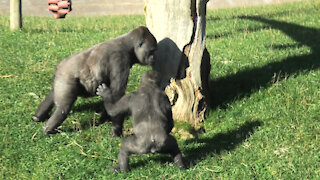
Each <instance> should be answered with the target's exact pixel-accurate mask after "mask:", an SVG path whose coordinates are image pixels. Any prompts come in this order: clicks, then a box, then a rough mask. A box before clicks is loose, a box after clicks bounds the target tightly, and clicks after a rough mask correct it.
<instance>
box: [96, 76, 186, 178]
mask: <svg viewBox="0 0 320 180" xmlns="http://www.w3.org/2000/svg"><path fill="white" fill-rule="evenodd" d="M111 91H112V90H111V89H109V88H108V87H107V85H106V84H102V85H100V86H99V87H98V88H97V95H99V96H101V97H102V98H103V100H104V106H105V108H106V110H107V112H108V114H110V115H111V116H117V115H119V114H123V113H128V112H129V113H131V115H132V119H133V132H134V134H133V135H131V136H128V137H126V138H125V139H124V140H123V142H122V144H121V148H120V152H119V154H118V163H119V165H118V167H116V168H114V169H115V170H120V171H123V172H127V171H129V156H130V155H131V154H146V153H150V152H151V153H156V152H157V153H168V154H171V156H172V157H173V161H174V164H175V165H176V166H178V167H179V168H184V167H185V166H184V163H183V158H182V154H181V152H180V150H179V147H178V144H177V141H176V139H175V138H174V137H173V136H171V135H170V134H169V133H170V132H171V130H172V128H173V120H172V112H171V105H170V102H169V100H168V97H167V95H166V94H165V93H164V92H163V91H162V90H161V88H160V78H159V74H158V73H157V72H156V71H147V72H146V73H145V74H144V75H143V76H142V78H141V83H140V88H139V90H138V91H136V92H132V93H130V94H127V95H124V96H123V97H122V98H121V99H120V100H118V101H117V102H115V103H114V104H113V103H112V102H114V101H113V97H112V95H111V94H112V93H111ZM118 123H119V126H122V125H123V122H118ZM120 123H121V124H120Z"/></svg>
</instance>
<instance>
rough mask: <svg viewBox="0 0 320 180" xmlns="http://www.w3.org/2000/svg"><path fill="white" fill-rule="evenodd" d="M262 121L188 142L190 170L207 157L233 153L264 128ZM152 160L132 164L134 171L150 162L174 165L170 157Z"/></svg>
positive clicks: (186, 155)
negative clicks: (259, 128)
mask: <svg viewBox="0 0 320 180" xmlns="http://www.w3.org/2000/svg"><path fill="white" fill-rule="evenodd" d="M262 125H263V123H262V122H261V121H257V120H256V121H248V122H246V123H244V124H243V125H242V126H240V127H239V128H237V129H234V130H231V131H228V132H226V133H219V134H216V135H214V136H213V137H204V138H197V139H189V140H186V142H185V143H186V144H189V145H190V146H193V147H191V148H186V149H185V150H182V152H183V154H184V159H185V164H186V165H187V168H190V167H192V166H194V165H195V164H197V163H198V162H199V161H201V160H203V159H205V158H206V157H207V156H212V155H219V154H221V152H223V151H231V150H233V149H235V148H236V147H237V146H238V145H239V144H241V143H242V142H244V141H246V140H247V139H249V138H250V136H251V135H252V134H253V133H254V130H255V129H256V128H257V127H259V126H262ZM150 156H151V158H143V159H140V160H138V161H137V162H133V163H130V167H131V168H132V169H135V168H138V167H141V166H146V165H147V164H149V163H150V162H149V161H150V160H152V161H157V162H161V163H162V164H165V163H172V158H171V157H170V156H169V155H162V154H154V155H153V154H151V155H150Z"/></svg>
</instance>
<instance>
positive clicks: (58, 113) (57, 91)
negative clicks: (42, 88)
mask: <svg viewBox="0 0 320 180" xmlns="http://www.w3.org/2000/svg"><path fill="white" fill-rule="evenodd" d="M75 88H76V86H73V84H64V85H61V84H60V86H56V88H54V91H53V92H54V95H53V98H54V104H55V106H56V109H55V111H54V113H53V114H52V115H51V117H50V118H49V120H48V122H47V123H46V125H45V126H44V127H43V133H44V134H46V135H47V134H52V133H56V128H57V127H58V126H60V125H61V123H62V122H63V121H64V120H65V119H66V118H67V115H68V113H69V112H70V109H71V107H72V105H73V103H74V102H75V100H76V99H77V93H76V92H77V91H76V89H75Z"/></svg>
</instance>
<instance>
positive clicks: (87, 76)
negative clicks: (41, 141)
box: [32, 26, 157, 136]
mask: <svg viewBox="0 0 320 180" xmlns="http://www.w3.org/2000/svg"><path fill="white" fill-rule="evenodd" d="M156 47H157V41H156V39H155V37H154V36H153V35H152V34H151V33H150V31H149V30H148V28H146V27H144V26H140V27H138V28H136V29H134V30H132V31H130V32H129V33H127V34H125V35H122V36H120V37H118V38H115V39H111V40H108V41H106V42H104V43H101V44H97V45H95V46H93V47H91V48H89V49H86V50H83V51H81V52H79V53H76V54H74V55H71V56H70V57H68V58H66V59H65V60H63V61H62V62H61V63H60V64H59V65H58V66H57V69H56V71H55V75H54V80H53V90H52V92H51V93H50V94H49V95H48V96H47V97H46V98H45V100H44V101H43V102H42V103H41V104H40V106H39V108H38V110H37V111H36V113H35V115H34V116H33V117H32V119H33V120H34V121H36V122H40V121H44V120H45V119H46V118H48V116H49V115H48V114H49V112H50V111H51V109H52V108H53V107H54V106H55V107H56V109H55V111H54V112H53V114H52V115H51V117H50V118H49V120H48V122H47V123H46V125H45V126H44V127H43V132H44V134H50V133H55V132H56V130H55V129H56V128H57V127H58V126H59V125H60V124H61V123H62V122H63V121H64V120H65V119H66V117H67V115H68V113H69V111H70V109H71V106H72V105H73V103H74V102H75V100H76V99H77V97H78V96H84V97H87V96H93V95H95V94H96V89H97V87H98V85H99V84H102V83H105V84H108V85H109V86H110V89H111V91H110V96H112V97H113V100H115V101H117V100H119V99H120V98H121V97H122V96H123V95H124V93H125V88H126V86H127V81H128V76H129V70H130V68H131V67H132V65H133V64H135V63H139V64H142V65H152V64H153V63H154V51H155V50H156ZM104 115H105V114H104ZM105 116H106V115H105ZM114 121H116V122H119V121H120V122H121V121H123V118H122V117H120V118H119V117H118V118H113V119H112V122H114ZM113 124H115V125H114V126H113V129H112V132H113V134H114V135H117V136H119V135H121V132H122V129H121V128H122V127H119V126H117V123H113Z"/></svg>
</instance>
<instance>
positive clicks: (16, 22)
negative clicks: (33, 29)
mask: <svg viewBox="0 0 320 180" xmlns="http://www.w3.org/2000/svg"><path fill="white" fill-rule="evenodd" d="M21 27H22V13H21V0H10V29H11V30H17V29H20V28H21Z"/></svg>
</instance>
